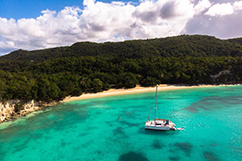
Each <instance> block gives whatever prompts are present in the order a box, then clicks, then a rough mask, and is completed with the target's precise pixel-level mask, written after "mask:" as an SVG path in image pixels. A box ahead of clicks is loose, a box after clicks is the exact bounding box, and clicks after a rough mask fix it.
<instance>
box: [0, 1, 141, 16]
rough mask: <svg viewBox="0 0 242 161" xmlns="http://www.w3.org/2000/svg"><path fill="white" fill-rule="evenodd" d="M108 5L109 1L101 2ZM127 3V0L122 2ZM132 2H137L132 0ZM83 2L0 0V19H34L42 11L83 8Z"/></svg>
mask: <svg viewBox="0 0 242 161" xmlns="http://www.w3.org/2000/svg"><path fill="white" fill-rule="evenodd" d="M102 2H107V3H110V2H111V0H102ZM123 2H128V0H123ZM132 2H136V3H137V2H138V1H137V0H132ZM82 3H83V0H0V17H4V18H8V19H10V18H14V19H20V18H36V17H38V16H39V15H40V14H41V11H42V10H46V9H49V10H55V11H57V12H58V11H60V10H62V9H64V8H65V7H66V6H71V7H72V6H75V7H80V8H83V5H82Z"/></svg>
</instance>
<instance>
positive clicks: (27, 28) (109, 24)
mask: <svg viewBox="0 0 242 161" xmlns="http://www.w3.org/2000/svg"><path fill="white" fill-rule="evenodd" d="M83 5H84V8H83V9H80V8H78V7H65V8H64V9H63V10H61V11H60V12H56V11H50V10H44V11H42V12H41V13H42V15H40V16H39V17H37V18H35V19H33V18H32V19H25V18H23V19H19V20H14V19H6V18H1V17H0V24H1V25H0V54H1V53H6V52H9V51H11V50H15V49H19V48H21V49H25V50H34V49H40V48H49V47H55V46H62V45H71V44H73V43H75V42H77V41H95V42H100V41H121V40H126V39H141V38H154V37H166V36H175V35H179V34H183V33H185V34H190V33H204V34H212V35H213V36H221V35H222V36H225V37H226V35H224V34H221V33H220V32H225V30H226V34H227V37H231V35H234V32H233V33H232V31H230V30H228V29H227V28H226V27H231V26H232V25H233V24H235V23H236V22H237V21H238V22H240V19H239V17H240V14H241V12H240V11H241V10H242V1H234V2H231V3H228V2H226V3H221V4H218V3H215V2H211V1H209V0H157V1H155V0H144V1H140V3H139V4H136V5H134V4H132V3H125V2H117V1H115V2H111V3H104V2H100V1H95V0H84V1H83ZM224 16H230V21H229V22H230V23H231V24H230V25H228V24H227V25H225V23H226V21H228V20H226V18H223V19H222V17H224ZM232 17H234V18H232ZM209 18H210V19H211V20H209ZM220 20H221V23H220ZM238 22H237V23H238ZM213 25H214V26H217V27H218V26H220V25H222V26H224V27H223V28H221V26H220V29H217V30H216V29H214V30H210V29H209V27H210V28H215V27H214V26H213ZM211 26H213V27H211ZM199 29H201V30H200V31H199ZM236 30H240V29H239V28H236ZM230 33H231V35H230ZM237 33H240V32H239V31H238V32H237ZM237 36H242V34H241V35H237Z"/></svg>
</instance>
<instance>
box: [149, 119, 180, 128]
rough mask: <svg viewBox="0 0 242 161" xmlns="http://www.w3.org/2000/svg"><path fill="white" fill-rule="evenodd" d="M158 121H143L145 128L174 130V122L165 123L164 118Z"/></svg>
mask: <svg viewBox="0 0 242 161" xmlns="http://www.w3.org/2000/svg"><path fill="white" fill-rule="evenodd" d="M158 120H159V121H147V122H146V123H145V129H146V130H159V131H170V130H176V128H175V124H174V123H172V122H169V123H168V124H166V120H163V119H158Z"/></svg>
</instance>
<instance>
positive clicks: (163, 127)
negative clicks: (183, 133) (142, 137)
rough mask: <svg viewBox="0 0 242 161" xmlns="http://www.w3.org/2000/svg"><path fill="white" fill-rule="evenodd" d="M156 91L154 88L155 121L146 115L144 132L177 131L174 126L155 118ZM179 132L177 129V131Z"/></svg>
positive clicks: (167, 121) (168, 121) (170, 122)
mask: <svg viewBox="0 0 242 161" xmlns="http://www.w3.org/2000/svg"><path fill="white" fill-rule="evenodd" d="M157 91H158V86H156V94H155V119H154V120H150V118H149V115H150V112H149V115H148V121H146V123H145V129H146V130H159V131H170V130H177V129H176V128H175V124H174V123H173V122H172V121H170V120H167V119H158V118H156V110H157ZM178 130H179V129H178Z"/></svg>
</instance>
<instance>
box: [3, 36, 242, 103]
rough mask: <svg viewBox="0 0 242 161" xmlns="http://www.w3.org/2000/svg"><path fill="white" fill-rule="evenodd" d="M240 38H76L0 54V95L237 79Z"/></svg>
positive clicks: (241, 62) (46, 97)
mask: <svg viewBox="0 0 242 161" xmlns="http://www.w3.org/2000/svg"><path fill="white" fill-rule="evenodd" d="M241 79H242V39H241V38H237V39H228V40H220V39H217V38H215V37H211V36H202V35H190V36H189V35H182V36H177V37H167V38H159V39H158V38H157V39H147V40H132V41H124V42H105V43H92V42H80V43H75V44H73V45H72V46H69V47H57V48H51V49H45V50H35V51H25V50H17V51H14V52H12V53H10V54H7V55H5V56H2V57H0V100H2V101H5V100H11V99H20V100H25V101H28V100H36V101H46V102H50V101H53V100H62V99H63V98H65V97H66V96H69V95H71V96H78V95H81V94H82V93H83V92H85V93H87V92H89V93H96V92H100V91H104V90H108V89H110V88H133V87H135V86H136V85H138V84H139V85H141V86H154V85H156V84H181V83H184V84H191V85H197V84H222V83H226V84H229V83H240V82H241Z"/></svg>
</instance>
